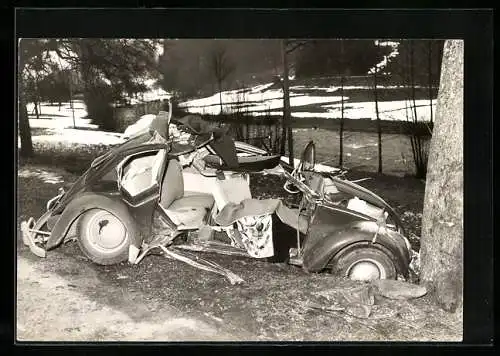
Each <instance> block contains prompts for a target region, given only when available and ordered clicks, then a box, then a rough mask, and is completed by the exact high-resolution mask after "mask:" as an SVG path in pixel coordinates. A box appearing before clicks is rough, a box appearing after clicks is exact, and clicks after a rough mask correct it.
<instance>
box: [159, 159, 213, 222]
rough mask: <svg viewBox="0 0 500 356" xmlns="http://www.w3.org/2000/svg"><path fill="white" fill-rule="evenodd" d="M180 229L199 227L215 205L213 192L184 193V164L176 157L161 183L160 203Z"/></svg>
mask: <svg viewBox="0 0 500 356" xmlns="http://www.w3.org/2000/svg"><path fill="white" fill-rule="evenodd" d="M158 205H159V206H160V208H161V210H162V211H163V212H164V213H165V215H166V216H167V217H168V218H169V219H170V220H171V221H172V222H173V223H174V224H175V225H176V226H177V229H178V230H191V229H197V228H199V227H200V226H201V225H202V224H203V222H204V220H205V218H206V217H207V215H208V214H209V212H210V210H211V209H212V207H213V205H214V198H213V196H212V195H211V194H206V193H193V194H189V195H185V194H184V177H183V175H182V166H181V164H180V163H179V161H178V160H176V159H171V160H170V161H169V162H168V166H167V170H166V172H165V175H164V176H163V180H162V184H161V193H160V201H159V204H158Z"/></svg>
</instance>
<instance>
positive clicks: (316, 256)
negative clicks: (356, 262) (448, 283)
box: [303, 221, 410, 276]
mask: <svg viewBox="0 0 500 356" xmlns="http://www.w3.org/2000/svg"><path fill="white" fill-rule="evenodd" d="M377 231H378V234H377V238H376V242H375V244H378V245H381V246H383V247H384V248H385V249H387V250H389V251H390V252H391V253H392V255H393V256H392V259H393V261H394V262H395V265H396V268H397V270H398V273H401V274H403V275H404V276H407V274H408V265H409V263H410V253H409V251H408V248H407V247H406V243H405V240H404V238H403V237H402V236H401V235H400V234H399V233H397V232H395V231H392V230H388V229H385V228H384V227H381V228H380V229H379V227H378V225H377V223H376V222H372V221H357V222H353V223H351V224H348V225H346V226H344V227H343V228H341V229H339V230H337V231H334V232H333V233H332V234H331V235H329V236H327V237H325V238H320V239H313V240H314V241H315V243H314V244H313V245H310V246H305V248H304V256H303V267H304V269H305V270H306V271H308V272H319V271H321V270H323V269H324V268H325V267H327V265H328V263H329V262H330V261H331V260H332V258H334V257H335V256H336V255H338V253H339V252H340V251H342V250H343V249H344V248H346V247H347V246H350V245H353V244H358V243H367V242H368V243H371V242H372V240H373V238H374V236H375V234H376V233H377ZM309 233H310V234H314V231H310V232H309Z"/></svg>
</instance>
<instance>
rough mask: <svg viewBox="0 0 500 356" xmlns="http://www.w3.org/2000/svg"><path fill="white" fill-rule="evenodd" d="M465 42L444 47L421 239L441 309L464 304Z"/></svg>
mask: <svg viewBox="0 0 500 356" xmlns="http://www.w3.org/2000/svg"><path fill="white" fill-rule="evenodd" d="M463 63H464V42H463V41H461V40H447V41H446V42H445V45H444V51H443V61H442V70H441V81H440V88H439V94H438V104H437V111H436V118H435V125H434V132H433V136H432V139H431V145H430V150H429V167H428V173H427V180H426V186H425V197H424V211H423V219H422V239H421V250H420V255H421V261H422V262H421V263H422V266H421V281H422V282H423V283H425V284H427V285H429V286H430V287H431V288H433V289H434V292H435V296H436V299H437V301H438V303H439V304H440V306H441V307H442V308H443V309H445V310H447V311H450V312H455V311H456V310H457V309H458V308H460V307H461V305H462V300H463V294H462V293H463V103H464V101H463V85H464V84H463V83H464V68H463Z"/></svg>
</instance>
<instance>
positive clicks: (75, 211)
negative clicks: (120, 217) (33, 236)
mask: <svg viewBox="0 0 500 356" xmlns="http://www.w3.org/2000/svg"><path fill="white" fill-rule="evenodd" d="M104 201H106V202H108V203H109V202H110V201H112V202H113V204H114V205H115V207H116V209H123V211H124V213H125V214H129V215H130V212H129V210H128V208H127V206H126V205H125V204H124V203H123V202H122V201H121V197H120V196H119V195H116V196H113V195H102V194H95V193H89V192H86V193H80V194H79V195H77V196H76V197H74V198H73V200H72V201H71V202H70V203H68V205H67V206H66V208H65V209H64V211H63V212H62V214H61V215H60V217H59V219H58V220H57V222H56V223H55V225H54V227H53V228H52V231H51V233H50V236H49V239H48V240H47V245H46V249H47V250H51V249H53V248H55V247H57V246H59V245H60V244H61V242H62V241H63V240H64V238H65V237H66V235H67V233H68V231H69V229H70V228H71V226H72V225H73V223H74V222H75V221H76V220H77V219H78V218H79V217H80V216H81V215H82V214H83V213H85V212H86V211H89V210H91V209H95V208H99V209H102V205H103V202H104ZM132 244H133V245H135V246H136V247H138V248H140V246H141V244H142V238H141V236H133V237H132Z"/></svg>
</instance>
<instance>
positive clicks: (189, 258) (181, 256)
mask: <svg viewBox="0 0 500 356" xmlns="http://www.w3.org/2000/svg"><path fill="white" fill-rule="evenodd" d="M159 247H160V248H161V249H162V250H163V252H165V254H166V255H168V256H170V257H173V258H175V259H177V260H179V261H182V262H185V263H187V264H188V265H191V266H193V267H196V268H199V269H202V270H204V271H208V272H214V273H217V274H220V275H222V276H224V277H226V278H227V279H228V280H229V282H230V283H231V284H233V285H234V284H239V283H243V282H244V280H243V279H242V278H241V277H239V276H238V275H236V274H234V273H233V272H231V271H230V270H228V269H226V268H224V267H222V266H220V265H218V264H217V263H215V262H211V261H208V260H205V259H203V258H201V257H198V256H195V255H192V254H190V253H188V252H184V251H183V252H181V251H179V250H177V251H175V252H174V251H173V250H172V249H168V248H166V247H165V246H159Z"/></svg>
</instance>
